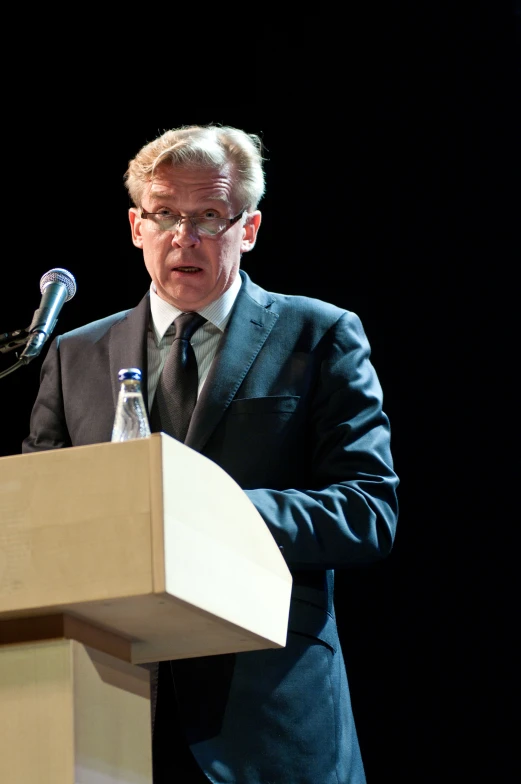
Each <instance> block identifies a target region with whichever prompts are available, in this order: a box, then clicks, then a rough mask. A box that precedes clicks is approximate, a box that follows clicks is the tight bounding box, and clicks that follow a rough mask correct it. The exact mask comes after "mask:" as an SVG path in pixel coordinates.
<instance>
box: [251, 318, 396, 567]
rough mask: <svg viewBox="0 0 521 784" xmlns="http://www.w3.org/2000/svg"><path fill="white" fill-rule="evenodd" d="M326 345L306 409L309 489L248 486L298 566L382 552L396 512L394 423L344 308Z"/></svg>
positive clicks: (358, 330) (365, 558)
mask: <svg viewBox="0 0 521 784" xmlns="http://www.w3.org/2000/svg"><path fill="white" fill-rule="evenodd" d="M326 343H327V349H326V350H325V351H324V353H323V356H322V358H321V361H320V364H319V366H318V372H317V377H316V379H315V385H314V392H313V394H312V396H311V403H310V406H309V415H308V419H309V432H310V438H311V441H312V444H311V449H310V454H311V471H310V476H311V482H308V483H309V486H307V487H299V488H288V489H282V490H273V489H269V488H258V489H251V490H246V491H245V492H246V493H247V495H248V497H249V498H250V500H251V501H252V503H253V504H254V506H255V507H256V508H257V510H258V511H259V513H260V514H261V516H262V517H263V519H264V520H265V522H266V524H267V525H268V527H269V528H270V530H271V533H272V534H273V537H274V538H275V541H276V542H277V544H278V545H279V547H280V548H281V550H282V552H283V554H284V558H285V559H286V561H287V563H288V564H289V565H290V566H291V567H292V568H298V569H307V568H323V569H329V568H335V567H338V566H348V565H356V564H363V563H368V562H371V561H374V560H377V559H380V558H383V557H385V556H386V555H387V554H388V553H389V552H390V551H391V548H392V545H393V541H394V536H395V530H396V523H397V516H398V501H397V494H396V489H397V486H398V481H399V480H398V477H397V475H396V473H395V471H394V467H393V459H392V456H391V449H390V427H389V420H388V418H387V416H386V414H385V413H384V412H383V410H382V402H383V393H382V388H381V385H380V382H379V380H378V377H377V374H376V371H375V369H374V367H373V365H372V363H371V361H370V346H369V343H368V340H367V337H366V335H365V332H364V329H363V327H362V324H361V322H360V319H359V318H358V316H356V314H353V313H349V312H345V313H344V314H343V316H341V317H340V318H339V319H338V321H337V322H336V323H335V324H334V326H333V327H332V328H331V329H330V331H329V334H328V335H327V338H326ZM308 479H309V477H308Z"/></svg>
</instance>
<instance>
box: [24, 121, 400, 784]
mask: <svg viewBox="0 0 521 784" xmlns="http://www.w3.org/2000/svg"><path fill="white" fill-rule="evenodd" d="M261 149H262V148H261V142H260V139H259V138H258V137H257V136H255V135H253V134H247V133H245V132H243V131H241V130H239V129H235V128H227V127H219V126H204V127H183V128H178V129H175V130H172V131H167V132H166V133H164V134H162V135H161V136H160V137H158V138H157V139H155V140H154V141H152V142H150V143H149V144H147V145H145V146H144V147H143V148H142V149H141V150H140V151H139V153H138V154H137V155H136V157H135V158H134V159H133V160H132V161H131V162H130V164H129V167H128V170H127V172H126V177H125V181H126V186H127V188H128V191H129V194H130V198H131V200H132V203H133V206H132V207H131V208H130V210H129V217H130V226H131V231H132V241H133V243H134V245H136V246H137V247H138V248H140V249H141V250H142V251H143V256H144V261H145V265H146V268H147V270H148V272H149V274H150V277H151V286H150V291H149V292H147V294H146V295H145V297H144V298H143V299H142V301H141V302H140V303H139V304H138V305H137V307H136V308H134V309H132V310H129V311H126V312H123V313H119V314H116V315H114V316H110V317H108V318H106V319H102V320H101V321H97V322H94V323H92V324H89V325H87V326H85V327H82V328H80V329H77V330H74V331H72V332H70V333H68V334H65V335H63V336H61V337H58V338H57V339H56V340H54V341H53V343H52V344H51V346H50V348H49V351H48V353H47V356H46V358H45V361H44V363H43V366H42V375H41V384H40V390H39V393H38V397H37V400H36V402H35V405H34V409H33V412H32V416H31V432H30V435H29V436H28V437H27V439H26V440H25V441H24V444H23V451H25V452H29V451H34V450H41V449H55V448H58V447H66V446H71V445H73V446H76V445H80V444H91V443H99V442H101V441H108V440H110V437H111V429H112V423H113V418H114V405H115V399H116V394H117V385H118V381H117V372H118V370H119V369H120V368H123V367H140V368H142V369H143V370H144V377H145V379H146V383H145V394H146V396H147V399H148V407H149V410H150V413H151V417H152V420H153V421H155V422H156V423H159V424H157V425H156V426H157V427H160V428H162V429H163V421H164V420H163V419H161V416H160V415H158V413H157V408H155V407H154V400H155V399H156V390H157V402H158V406H159V399H160V397H161V396H162V395H163V391H160V390H162V389H163V387H162V384H163V379H162V378H160V376H161V371H162V368H163V365H165V368H166V364H167V363H166V360H167V355H168V354H169V351H170V346H171V345H172V340H173V335H172V331H173V329H175V327H174V328H172V327H171V324H172V322H173V321H174V320H175V319H176V317H178V316H180V314H181V313H199V314H200V315H201V316H202V317H204V319H206V321H204V319H201V322H203V323H201V324H200V325H199V326H198V328H197V329H196V330H195V331H194V332H193V334H192V336H191V338H190V341H191V345H192V346H193V349H194V352H195V357H196V360H197V383H198V397H197V403H196V405H195V410H194V412H193V415H192V418H191V421H190V423H189V425H188V431H187V433H186V436H184V435H183V439H184V441H185V443H186V444H187V445H188V446H189V447H191V448H193V449H196V450H198V451H200V452H201V453H202V454H204V455H205V456H206V457H208V458H210V459H211V460H214V461H215V462H216V463H218V464H219V465H220V466H221V467H222V468H223V469H224V470H225V471H227V472H228V473H229V474H230V475H231V476H232V477H233V478H234V479H235V480H236V481H237V482H238V483H239V484H240V485H241V487H242V488H243V489H244V491H245V492H246V494H247V495H248V497H249V498H250V500H251V501H252V502H253V504H254V505H255V507H256V508H257V509H258V511H259V513H260V514H261V515H262V517H263V519H264V520H265V522H266V525H267V526H268V528H269V530H270V531H271V533H272V535H273V537H274V539H275V541H276V542H277V544H278V545H279V547H280V549H281V551H282V553H283V555H284V558H285V559H286V561H287V564H288V566H289V568H290V570H291V572H292V576H293V592H292V601H291V610H290V618H289V626H288V638H287V644H286V647H285V648H282V649H275V650H273V649H270V650H267V651H255V652H249V653H241V654H236V655H235V654H234V655H225V656H210V657H204V658H201V659H189V660H184V661H176V662H171V663H162V664H161V665H160V667H159V685H158V692H157V706H156V708H155V714H154V719H155V722H154V732H153V763H154V781H155V782H163V781H165V782H167V781H168V782H177V781H178V782H181V784H190V782H196V781H208V780H209V781H212V782H214V783H215V784H231V783H232V782H235V783H236V784H268V783H269V784H333V782H334V783H335V784H360V782H364V781H365V776H364V770H363V764H362V760H361V755H360V750H359V746H358V741H357V736H356V730H355V725H354V719H353V714H352V710H351V704H350V698H349V691H348V685H347V678H346V671H345V666H344V661H343V657H342V651H341V648H340V644H339V639H338V633H337V628H336V623H335V614H334V605H333V574H334V572H333V569H334V568H335V567H349V566H351V565H354V564H362V563H368V562H371V561H374V560H377V559H380V558H382V557H385V556H386V555H388V553H389V552H390V550H391V548H392V544H393V539H394V534H395V528H396V520H397V501H396V488H397V484H398V479H397V477H396V474H395V472H394V470H393V465H392V458H391V454H390V436H389V423H388V419H387V417H386V415H385V414H384V413H383V411H382V392H381V387H380V384H379V382H378V379H377V376H376V373H375V370H374V368H373V366H372V364H371V363H370V359H369V354H370V348H369V345H368V342H367V339H366V336H365V334H364V330H363V328H362V326H361V324H360V320H359V319H358V317H357V316H356V315H355V314H353V313H350V312H347V311H344V310H341V309H340V308H338V307H335V306H334V305H331V304H328V303H325V302H321V301H318V300H314V299H309V298H305V297H296V296H282V295H280V294H273V293H270V292H267V291H264V290H263V289H261V288H260V287H258V286H256V285H255V284H254V283H253V282H252V281H251V280H250V278H249V277H248V276H247V275H246V274H245V273H244V272H243V271H242V270H240V261H241V255H242V254H243V253H246V252H248V251H250V250H251V249H252V248H253V247H254V245H255V240H256V237H257V233H258V231H259V227H260V224H261V213H260V212H259V210H258V209H257V207H258V204H259V201H260V199H261V198H262V196H263V193H264V174H263V170H262V160H263V159H262V152H261ZM182 318H185V317H182ZM165 373H166V369H165ZM165 394H168V390H167V392H165ZM158 416H159V419H158ZM153 429H156V427H153ZM190 766H191V767H190ZM188 771H190V772H188Z"/></svg>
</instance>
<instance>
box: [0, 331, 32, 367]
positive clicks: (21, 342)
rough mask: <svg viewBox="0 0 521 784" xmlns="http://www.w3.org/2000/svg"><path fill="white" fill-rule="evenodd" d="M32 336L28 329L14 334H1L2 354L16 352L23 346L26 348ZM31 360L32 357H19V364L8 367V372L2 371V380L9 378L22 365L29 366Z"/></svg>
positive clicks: (0, 349)
mask: <svg viewBox="0 0 521 784" xmlns="http://www.w3.org/2000/svg"><path fill="white" fill-rule="evenodd" d="M30 335H31V333H30V332H28V330H26V329H17V330H15V331H14V332H4V333H3V334H0V354H7V352H8V351H14V350H15V349H17V348H20V347H21V346H25V344H26V343H27V341H28V340H29V337H30ZM17 356H18V355H17ZM31 359H32V357H23V358H20V357H18V362H15V364H14V365H11V367H8V368H7V370H2V371H1V372H0V378H4V376H8V375H9V374H10V373H13V372H14V371H15V370H17V369H18V368H19V367H22V365H27V364H28V362H30V360H31Z"/></svg>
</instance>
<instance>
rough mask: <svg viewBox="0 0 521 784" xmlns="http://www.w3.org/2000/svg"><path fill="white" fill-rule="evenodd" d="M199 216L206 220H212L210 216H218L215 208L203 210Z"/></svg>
mask: <svg viewBox="0 0 521 784" xmlns="http://www.w3.org/2000/svg"><path fill="white" fill-rule="evenodd" d="M201 217H202V218H206V219H207V220H212V218H218V217H219V213H218V212H217V210H205V211H204V212H203V214H202V216H201Z"/></svg>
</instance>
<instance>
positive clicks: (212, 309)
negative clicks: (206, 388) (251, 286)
mask: <svg viewBox="0 0 521 784" xmlns="http://www.w3.org/2000/svg"><path fill="white" fill-rule="evenodd" d="M241 285H242V279H241V276H240V275H239V273H237V276H236V278H235V280H234V281H233V283H232V285H231V286H230V288H229V289H228V290H227V291H225V292H224V294H221V296H220V297H219V299H216V300H215V302H211V303H210V304H209V305H207V306H206V307H204V308H201V310H198V311H197V313H200V314H201V316H204V317H205V319H206V322H205V323H204V324H203V325H202V326H201V327H199V329H197V330H196V331H195V332H194V334H193V335H192V339H191V340H190V343H191V344H192V346H193V349H194V353H195V358H196V360H197V368H198V374H199V385H198V390H197V394H198V395H200V394H201V389H202V388H203V384H204V382H205V381H206V378H207V376H208V372H209V370H210V365H211V364H212V361H213V359H214V357H215V354H216V351H217V346H218V344H219V341H220V339H221V337H222V335H223V333H224V329H225V327H226V324H227V323H228V319H229V318H230V312H231V309H232V307H233V304H234V302H235V300H236V298H237V294H238V293H239V289H240V288H241ZM150 311H151V314H152V318H151V323H150V325H149V328H148V335H147V359H148V407H149V411H150V410H151V409H152V403H153V400H154V395H155V393H156V387H157V382H158V381H159V376H160V375H161V371H162V370H163V365H164V364H165V360H166V357H167V355H168V352H169V351H170V348H171V346H172V342H173V339H174V333H175V329H174V327H173V324H172V322H173V321H174V320H175V319H176V318H177V317H178V316H179V315H181V313H183V312H184V311H182V310H179V309H178V308H176V307H175V306H174V305H171V304H170V303H169V302H165V300H164V299H161V297H159V295H158V294H157V293H156V290H155V286H154V283H151V284H150Z"/></svg>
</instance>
